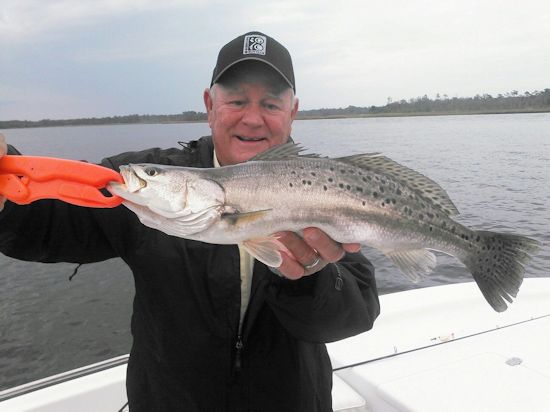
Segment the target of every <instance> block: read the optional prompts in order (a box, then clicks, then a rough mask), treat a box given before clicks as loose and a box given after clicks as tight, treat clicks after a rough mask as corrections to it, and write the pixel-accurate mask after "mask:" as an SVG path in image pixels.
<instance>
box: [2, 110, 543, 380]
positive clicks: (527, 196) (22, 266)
mask: <svg viewBox="0 0 550 412" xmlns="http://www.w3.org/2000/svg"><path fill="white" fill-rule="evenodd" d="M3 133H4V134H5V135H6V136H7V139H8V141H9V142H10V143H12V144H14V145H15V146H16V147H18V148H19V150H21V151H22V152H23V153H26V154H33V155H45V156H57V157H65V158H71V159H86V160H89V161H92V162H96V161H99V160H100V159H101V158H102V157H104V156H107V155H110V154H116V153H119V152H123V151H128V150H138V149H142V148H148V147H153V146H159V147H171V146H174V145H176V144H177V141H178V140H183V141H186V140H190V139H193V138H196V137H198V136H201V135H205V134H208V126H207V125H206V124H204V123H195V124H166V125H118V126H81V127H62V128H43V129H19V130H4V131H3ZM293 136H294V137H295V139H296V140H297V141H299V142H301V143H302V144H303V145H304V146H306V147H308V148H310V149H311V150H312V151H314V152H317V153H320V154H323V155H330V156H337V155H349V154H353V153H362V152H382V153H384V154H385V155H387V156H389V157H391V158H392V159H394V160H397V161H399V162H401V163H403V164H405V165H407V166H409V167H412V168H413V169H416V170H418V171H420V172H422V173H424V174H425V175H427V176H429V177H431V178H432V179H434V180H435V181H437V182H439V183H440V184H441V185H442V186H443V187H444V188H445V189H446V190H447V191H448V193H449V195H450V197H451V199H453V201H454V203H455V204H456V205H457V207H458V209H459V210H460V211H461V215H460V216H459V217H458V218H457V220H459V221H460V222H461V223H463V224H466V225H468V226H470V227H473V228H478V229H485V230H497V231H502V232H517V233H522V234H525V235H528V236H531V237H533V238H536V239H538V240H539V241H542V242H543V243H544V246H543V248H542V250H541V252H540V253H539V254H538V255H537V256H536V257H535V259H534V260H533V262H532V264H531V265H530V266H529V267H528V269H527V276H530V277H545V276H550V270H549V269H550V213H548V210H550V189H549V188H548V184H549V176H550V114H514V115H483V116H442V117H405V118H370V119H339V120H309V121H297V122H295V123H294V128H293ZM364 253H365V254H366V255H367V256H368V257H369V258H370V259H371V260H372V261H373V263H374V265H375V266H376V269H377V281H378V284H379V288H380V292H381V293H387V292H391V291H398V290H405V289H410V288H415V287H426V286H430V285H438V284H447V283H452V282H464V281H470V280H471V277H470V275H469V274H468V273H467V272H466V270H465V269H464V268H463V267H462V266H461V264H460V263H458V261H456V260H455V259H454V258H451V257H447V256H444V255H441V256H438V262H439V264H438V266H437V268H436V272H435V273H434V274H432V275H431V276H430V277H429V278H428V279H426V280H424V281H422V282H420V283H419V284H416V285H415V284H411V283H409V282H408V281H407V280H405V279H404V278H403V277H402V275H400V274H398V273H396V269H395V267H393V266H392V265H391V263H390V262H389V261H388V259H387V258H385V257H384V256H382V255H380V254H379V253H377V252H376V251H373V250H369V249H365V250H364ZM74 267H75V265H73V264H65V263H59V264H39V263H27V262H19V261H15V260H13V259H9V258H6V257H4V256H2V255H0V273H1V274H0V371H1V374H0V390H1V389H5V388H8V387H12V386H14V385H18V384H21V383H25V382H28V381H31V380H35V379H39V378H42V377H45V376H49V375H51V374H54V373H59V372H62V371H65V370H69V369H73V368H76V367H79V366H83V365H86V364H89V363H93V362H97V361H100V360H103V359H107V358H110V357H113V356H116V355H120V354H124V353H127V352H128V351H129V349H130V343H131V336H130V331H129V320H130V315H131V302H132V298H133V280H132V277H131V274H130V272H129V270H128V269H127V267H126V266H125V265H124V263H123V262H122V261H121V260H119V259H112V260H109V261H106V262H102V263H97V264H93V265H84V266H82V267H81V269H80V270H79V273H78V275H77V276H76V277H75V278H74V279H73V281H71V282H69V280H68V279H69V276H70V275H71V274H72V272H73V269H74ZM519 297H520V298H521V294H520V296H519ZM480 299H483V298H482V296H481V294H480Z"/></svg>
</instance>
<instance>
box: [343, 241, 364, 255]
mask: <svg viewBox="0 0 550 412" xmlns="http://www.w3.org/2000/svg"><path fill="white" fill-rule="evenodd" d="M342 247H343V248H344V250H345V251H346V252H348V253H357V252H359V251H361V243H342Z"/></svg>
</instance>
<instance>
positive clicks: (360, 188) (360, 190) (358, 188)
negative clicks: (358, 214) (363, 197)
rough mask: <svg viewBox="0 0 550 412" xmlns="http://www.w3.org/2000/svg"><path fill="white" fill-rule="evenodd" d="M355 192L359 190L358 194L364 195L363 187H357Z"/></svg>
mask: <svg viewBox="0 0 550 412" xmlns="http://www.w3.org/2000/svg"><path fill="white" fill-rule="evenodd" d="M355 190H357V191H358V192H361V193H363V188H362V187H361V186H357V187H356V188H355Z"/></svg>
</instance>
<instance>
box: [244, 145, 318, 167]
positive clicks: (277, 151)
mask: <svg viewBox="0 0 550 412" xmlns="http://www.w3.org/2000/svg"><path fill="white" fill-rule="evenodd" d="M304 150H306V149H304V148H303V147H302V146H301V145H299V144H296V143H293V142H289V143H285V144H281V145H278V146H273V147H270V148H269V149H267V150H266V151H264V152H262V153H259V154H257V155H256V156H254V157H253V158H251V159H250V160H249V162H251V161H257V160H284V159H288V158H289V157H296V156H300V157H319V155H318V154H314V153H312V154H309V153H308V154H301V153H302V152H303V151H304Z"/></svg>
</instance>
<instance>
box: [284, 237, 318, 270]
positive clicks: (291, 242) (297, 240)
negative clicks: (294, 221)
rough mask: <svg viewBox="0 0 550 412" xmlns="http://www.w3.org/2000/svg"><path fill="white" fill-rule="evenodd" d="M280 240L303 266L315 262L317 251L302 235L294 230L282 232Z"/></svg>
mask: <svg viewBox="0 0 550 412" xmlns="http://www.w3.org/2000/svg"><path fill="white" fill-rule="evenodd" d="M279 241H280V242H281V243H283V244H284V245H285V246H286V247H287V249H288V250H289V251H290V252H291V253H292V256H294V260H295V261H296V262H298V263H300V264H301V265H302V266H307V265H310V264H311V263H313V262H315V260H316V259H317V257H318V255H317V252H316V251H315V250H314V248H312V247H311V246H310V245H308V244H307V243H306V242H304V239H302V238H301V237H300V236H298V235H297V234H296V233H293V232H282V233H281V234H280V235H279Z"/></svg>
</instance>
